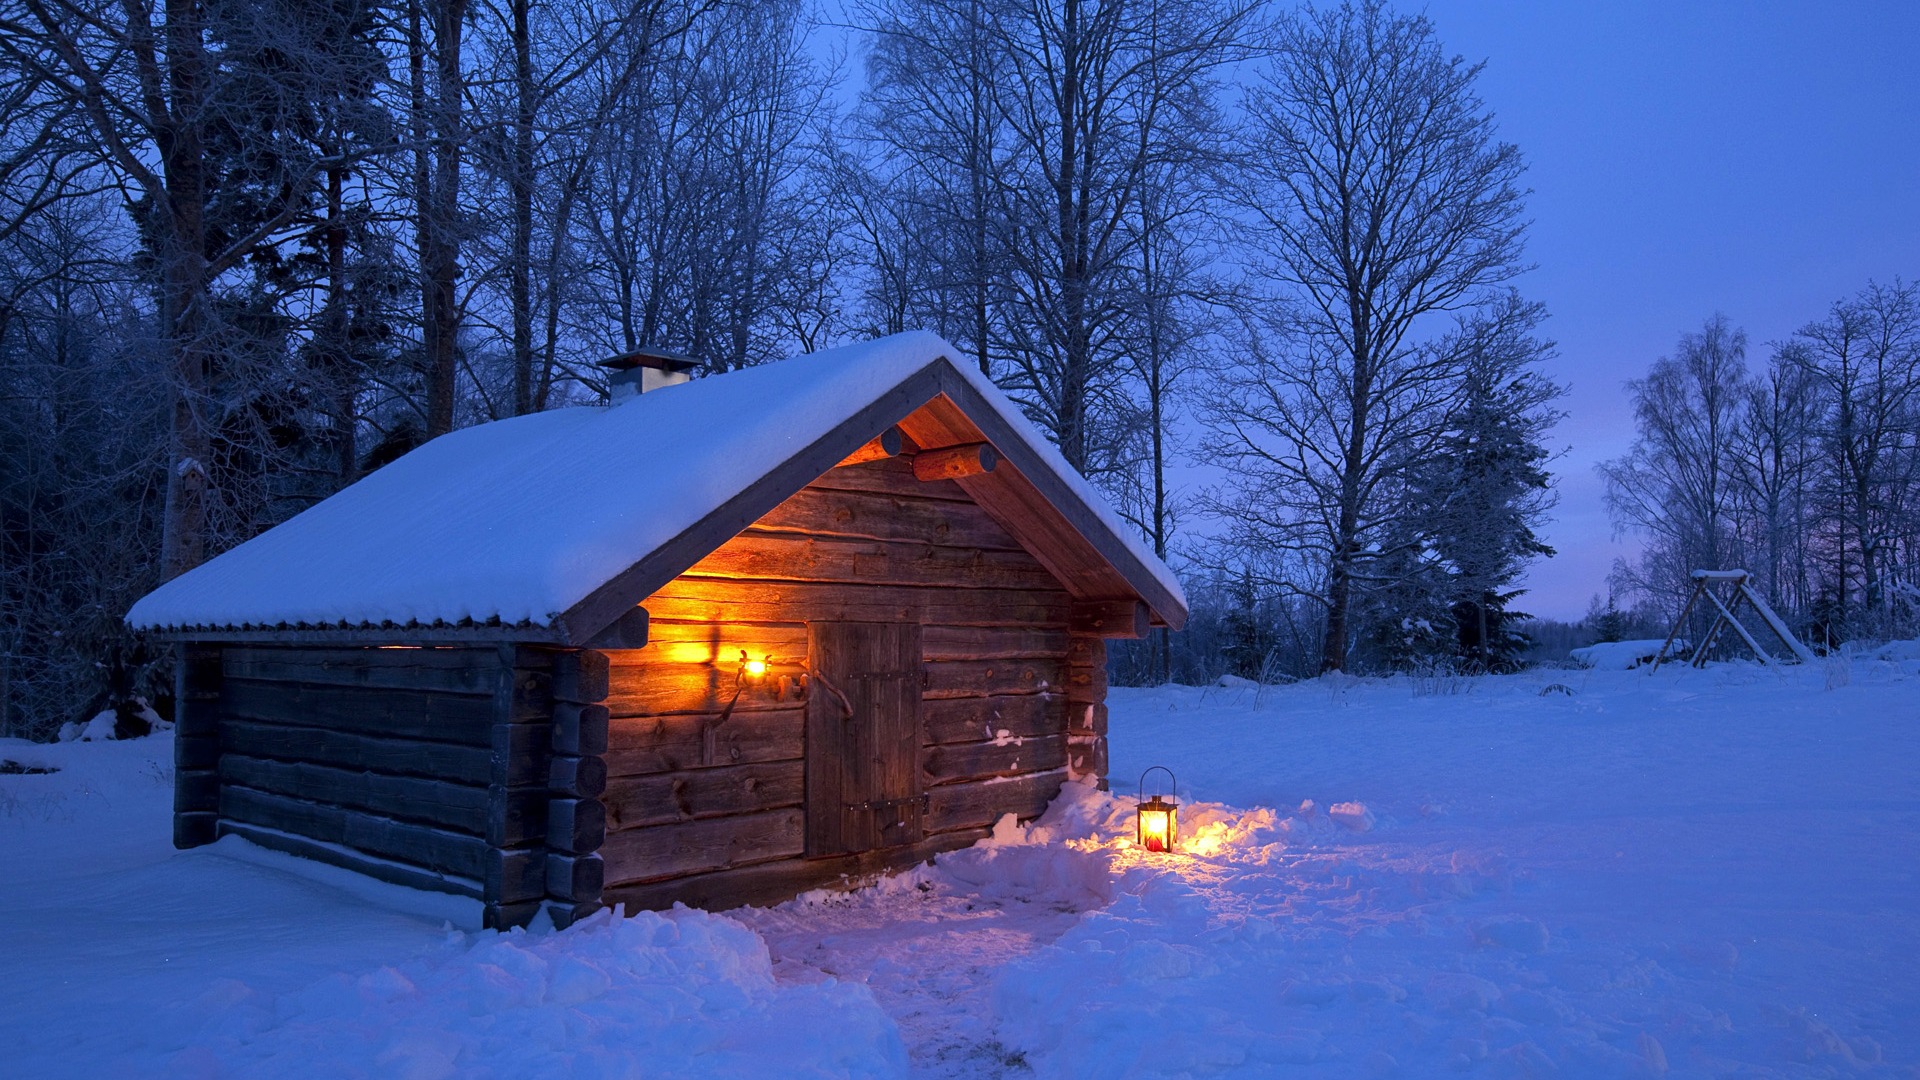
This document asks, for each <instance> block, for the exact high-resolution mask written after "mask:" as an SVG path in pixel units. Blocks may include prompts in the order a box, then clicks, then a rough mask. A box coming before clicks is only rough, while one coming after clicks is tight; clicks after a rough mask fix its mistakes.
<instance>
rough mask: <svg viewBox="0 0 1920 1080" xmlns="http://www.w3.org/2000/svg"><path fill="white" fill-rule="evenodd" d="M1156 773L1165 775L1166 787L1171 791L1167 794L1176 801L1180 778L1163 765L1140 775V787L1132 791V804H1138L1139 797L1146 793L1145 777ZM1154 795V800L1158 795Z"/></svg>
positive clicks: (1156, 793)
mask: <svg viewBox="0 0 1920 1080" xmlns="http://www.w3.org/2000/svg"><path fill="white" fill-rule="evenodd" d="M1156 772H1163V773H1166V774H1167V783H1168V786H1169V787H1171V788H1172V789H1173V790H1171V791H1169V792H1167V794H1169V795H1172V796H1173V797H1174V798H1175V799H1178V798H1179V797H1180V778H1179V777H1177V776H1175V775H1173V770H1172V769H1169V768H1167V767H1166V766H1165V765H1155V766H1153V767H1151V768H1149V769H1148V770H1147V771H1146V772H1143V773H1141V774H1140V786H1138V787H1136V788H1134V789H1133V801H1134V802H1136V803H1138V802H1139V801H1140V796H1141V795H1143V794H1145V793H1146V790H1147V777H1149V776H1151V775H1153V774H1154V773H1156ZM1154 794H1155V797H1156V798H1157V797H1158V795H1159V793H1158V792H1155V793H1154Z"/></svg>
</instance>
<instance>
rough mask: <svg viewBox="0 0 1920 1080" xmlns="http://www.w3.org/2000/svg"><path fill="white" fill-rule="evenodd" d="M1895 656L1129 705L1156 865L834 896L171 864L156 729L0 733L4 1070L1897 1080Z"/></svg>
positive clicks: (966, 865)
mask: <svg viewBox="0 0 1920 1080" xmlns="http://www.w3.org/2000/svg"><path fill="white" fill-rule="evenodd" d="M1882 657H1883V658H1878V659H1863V660H1858V661H1855V662H1853V663H1852V664H1850V665H1845V664H1839V663H1832V664H1826V663H1823V664H1820V665H1815V666H1812V667H1803V668H1797V669H1787V670H1783V671H1765V670H1762V669H1759V668H1757V667H1751V666H1745V665H1732V666H1723V667H1714V668H1710V669H1708V670H1706V671H1698V672H1696V671H1690V670H1686V669H1668V670H1663V671H1661V672H1660V673H1659V674H1658V675H1656V676H1653V677H1648V676H1646V675H1644V674H1643V673H1641V672H1593V673H1582V672H1547V671H1540V672H1529V673H1526V674H1523V675H1519V676H1513V677H1506V678H1487V679H1478V680H1460V681H1448V680H1425V681H1410V680H1350V679H1341V678H1334V679H1322V680H1316V681H1314V682H1312V683H1308V684H1302V685H1298V686H1293V687H1288V688H1284V689H1271V688H1270V689H1266V690H1264V691H1263V690H1258V689H1256V688H1251V687H1243V688H1239V689H1231V688H1213V689H1208V690H1198V689H1188V688H1167V689H1162V690H1153V691H1115V694H1114V699H1113V713H1114V718H1113V741H1114V748H1115V773H1114V775H1115V786H1116V789H1117V791H1116V795H1119V794H1130V790H1129V789H1130V782H1129V781H1130V778H1131V777H1132V776H1133V775H1137V773H1138V772H1139V771H1140V769H1142V768H1143V767H1144V766H1145V765H1147V764H1150V763H1151V764H1166V765H1170V766H1172V767H1173V768H1174V769H1175V770H1177V771H1178V772H1179V774H1180V780H1181V792H1180V794H1181V796H1182V801H1183V803H1185V804H1186V805H1185V806H1183V810H1182V834H1183V838H1184V839H1185V840H1186V841H1187V843H1186V845H1185V848H1186V850H1185V851H1183V853H1182V854H1180V855H1178V856H1175V857H1171V858H1167V857H1158V856H1149V855H1143V854H1141V853H1138V852H1136V851H1134V850H1132V849H1131V848H1130V847H1129V846H1128V845H1127V844H1126V842H1125V840H1124V836H1125V834H1126V832H1127V830H1128V827H1129V805H1128V804H1129V800H1127V799H1125V798H1116V797H1108V796H1100V795H1097V794H1096V793H1092V792H1088V791H1085V790H1076V791H1074V792H1073V793H1071V797H1069V798H1066V799H1063V800H1062V801H1061V802H1060V803H1058V804H1056V806H1055V808H1054V810H1053V811H1051V812H1050V813H1049V815H1048V817H1047V818H1046V819H1045V820H1043V822H1042V823H1041V824H1040V825H1039V826H1037V827H1035V828H1033V829H1025V830H1023V829H1018V828H1012V827H1008V828H1003V829H1002V830H1001V832H1000V834H999V835H998V836H997V837H996V838H995V840H993V841H991V842H989V843H988V844H985V845H982V846H981V847H979V848H975V849H970V850H969V851H966V852H960V853H956V854H954V855H952V856H948V857H944V858H942V859H941V861H940V863H939V864H938V865H937V866H934V867H930V868H923V869H922V870H919V871H916V872H914V873H913V874H910V875H903V876H901V877H898V878H894V879H891V880H890V881H888V882H887V883H885V884H884V885H883V886H881V887H878V888H875V889H871V890H866V891H863V892H861V893H858V894H855V895H853V896H849V897H809V898H804V899H803V900H801V901H796V902H794V903H791V904H787V905H782V906H781V907H779V908H775V909H772V910H769V911H749V912H743V913H740V914H739V915H738V917H716V916H708V915H704V914H701V913H697V912H685V911H682V912H675V913H669V914H666V915H645V916H641V917H637V918H633V919H628V920H624V921H617V920H612V919H596V920H593V921H590V922H589V923H588V924H584V925H582V926H580V927H576V928H575V929H573V930H569V931H567V932H565V933H560V934H554V933H550V932H548V933H539V932H536V933H531V934H510V935H498V934H491V933H474V932H465V931H448V930H446V929H444V928H443V923H442V913H438V912H436V911H434V910H433V904H432V903H431V902H430V901H428V900H426V899H424V898H422V897H419V896H418V895H417V894H410V893H405V892H403V891H401V890H392V889H387V888H386V887H383V886H376V885H372V884H366V883H361V882H359V881H358V879H354V878H352V877H351V876H350V875H341V874H331V873H328V872H324V871H319V870H316V869H315V868H312V867H309V866H305V865H301V864H296V863H294V862H293V861H292V860H285V859H280V858H278V857H274V856H269V855H266V854H263V853H256V852H251V851H250V850H249V849H244V848H243V847H242V846H240V845H237V844H234V843H233V842H231V841H228V842H223V844H221V845H217V846H216V847H215V848H213V849H203V850H200V851H194V852H185V853H173V852H171V851H170V850H169V849H168V847H167V844H166V837H167V830H166V808H167V788H166V769H165V767H164V765H163V764H161V762H164V761H165V760H166V758H167V757H168V756H169V754H170V748H169V747H168V746H167V745H166V742H165V740H164V739H152V740H141V741H138V742H132V743H125V744H112V743H108V744H98V745H68V746H57V747H31V746H26V745H24V744H19V743H4V744H0V757H4V758H8V759H12V760H16V761H22V762H26V763H44V764H47V765H57V766H61V767H62V771H60V772H57V773H52V774H41V775H0V859H3V860H4V863H5V865H7V866H8V867H9V868H10V872H9V873H8V874H7V875H4V876H0V909H3V910H5V911H6V912H7V914H8V919H7V920H6V921H5V922H4V924H0V1073H4V1074H6V1075H21V1076H67V1075H101V1074H123V1075H135V1076H143V1075H186V1076H250V1075H253V1076H269V1075H271V1076H280V1075H313V1076H342V1075H344V1076H355V1075H359V1076H390V1075H399V1076H415V1077H430V1076H488V1075H492V1076H517V1075H529V1074H533V1073H536V1072H549V1073H554V1074H565V1075H582V1076H689V1077H691V1076H701V1077H706V1076H752V1077H756V1078H766V1077H773V1076H783V1077H784V1076H821V1077H826V1076H874V1077H880V1076H903V1075H918V1076H927V1077H963V1076H966V1077H972V1076H982V1077H991V1076H1007V1077H1024V1076H1043V1077H1052V1076H1062V1077H1068V1076H1070V1077H1095V1076H1097V1077H1102V1078H1107V1077H1161V1076H1164V1077H1176V1076H1189V1077H1201V1076H1253V1077H1261V1076H1329V1077H1342V1076H1356V1077H1372V1076H1406V1077H1421V1076H1433V1075H1454V1074H1456V1073H1460V1074H1465V1075H1484V1076H1546V1075H1562V1076H1579V1077H1585V1076H1655V1075H1661V1074H1665V1075H1671V1076H1743V1077H1829V1076H1845V1077H1851V1076H1867V1077H1909V1078H1911V1077H1914V1076H1916V1075H1920V1071H1917V1070H1916V1066H1917V1065H1920V1021H1916V1019H1915V1018H1916V1017H1920V973H1916V969H1915V967H1914V964H1913V958H1914V957H1915V956H1917V955H1920V899H1916V897H1920V888H1917V886H1920V880H1917V878H1916V873H1915V853H1916V852H1917V851H1920V767H1917V766H1920V731H1917V730H1916V725H1920V651H1915V650H1913V649H1911V648H1909V649H1908V650H1906V651H1904V652H1903V651H1901V650H1898V649H1896V650H1892V651H1889V652H1886V653H1883V654H1882ZM1554 684H1559V685H1560V686H1561V687H1563V688H1564V691H1566V692H1562V690H1559V689H1550V687H1551V686H1553V685H1554ZM1543 691H1544V693H1543ZM1307 801H1311V804H1312V805H1310V806H1309V805H1303V803H1305V802H1307ZM1363 807H1364V809H1363ZM1235 808H1238V809H1235ZM1330 812H1331V813H1330Z"/></svg>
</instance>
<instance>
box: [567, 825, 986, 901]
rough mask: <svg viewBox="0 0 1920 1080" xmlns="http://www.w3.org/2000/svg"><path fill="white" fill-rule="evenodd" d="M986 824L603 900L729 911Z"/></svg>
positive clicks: (971, 838) (835, 881) (863, 872)
mask: <svg viewBox="0 0 1920 1080" xmlns="http://www.w3.org/2000/svg"><path fill="white" fill-rule="evenodd" d="M987 832H988V830H986V829H967V830H959V831H952V832H945V833H942V834H940V835H939V836H934V837H929V838H927V839H926V840H923V841H921V842H920V843H917V844H913V845H910V846H905V847H897V848H882V849H880V850H876V851H863V852H860V853H859V854H855V855H839V856H834V857H832V858H827V859H781V860H779V861H776V862H766V863H759V864H757V865H754V866H746V867H740V868H736V869H731V870H719V871H714V872H711V873H705V874H695V875H691V876H688V877H680V878H670V879H667V880H664V881H659V882H654V883H651V884H629V885H610V886H608V887H607V888H606V889H605V890H604V891H603V892H602V893H601V896H602V899H603V901H604V902H605V903H606V904H608V905H609V906H611V905H619V906H621V907H622V908H624V909H625V910H627V911H629V912H632V911H647V910H656V909H663V908H670V907H672V906H673V905H675V904H687V905H689V906H691V907H697V908H705V909H707V910H709V911H727V910H729V909H732V908H737V907H743V906H745V905H748V904H761V905H771V904H777V903H780V902H781V901H784V900H791V899H793V898H794V897H796V896H798V895H800V894H801V893H803V892H806V891H808V890H810V889H852V888H859V887H861V886H864V885H870V884H872V883H873V881H874V880H875V879H876V878H877V877H878V876H879V875H881V874H884V873H889V872H893V871H899V870H905V869H907V868H909V867H912V866H917V865H919V864H920V863H923V862H926V861H927V860H928V859H930V858H933V857H935V856H937V855H940V854H942V853H944V852H948V851H953V850H956V849H958V848H964V847H969V846H971V845H973V844H974V843H976V842H978V841H979V840H981V839H982V838H984V837H985V836H986V835H987Z"/></svg>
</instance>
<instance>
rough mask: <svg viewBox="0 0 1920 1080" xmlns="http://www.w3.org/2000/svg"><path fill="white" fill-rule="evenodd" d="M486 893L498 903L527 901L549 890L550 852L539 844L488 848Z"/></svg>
mask: <svg viewBox="0 0 1920 1080" xmlns="http://www.w3.org/2000/svg"><path fill="white" fill-rule="evenodd" d="M483 884H484V885H485V888H486V896H487V899H488V900H490V901H494V902H497V903H524V902H525V901H528V900H538V899H540V898H542V897H544V896H545V895H546V894H547V853H546V852H545V851H543V850H541V849H540V848H537V847H523V848H507V849H501V848H497V847H496V848H494V849H492V850H490V851H488V852H487V866H486V876H485V878H484V879H483Z"/></svg>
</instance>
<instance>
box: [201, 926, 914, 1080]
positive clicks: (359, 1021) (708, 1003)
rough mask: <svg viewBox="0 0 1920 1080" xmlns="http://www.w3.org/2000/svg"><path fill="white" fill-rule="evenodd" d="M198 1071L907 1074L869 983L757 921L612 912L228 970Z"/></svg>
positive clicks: (213, 998) (204, 1004)
mask: <svg viewBox="0 0 1920 1080" xmlns="http://www.w3.org/2000/svg"><path fill="white" fill-rule="evenodd" d="M199 1011H202V1012H203V1014H211V1019H209V1020H208V1021H207V1023H206V1026H205V1027H204V1028H203V1029H202V1031H201V1032H200V1034H199V1037H198V1038H197V1039H195V1040H194V1041H193V1042H192V1043H191V1044H190V1045H189V1046H188V1047H187V1048H186V1049H185V1050H182V1051H180V1052H179V1053H178V1054H177V1055H176V1056H175V1057H174V1059H173V1061H172V1063H171V1070H170V1071H173V1072H175V1073H177V1074H182V1075H229V1074H234V1075H241V1076H274V1077H298V1076H314V1077H320V1076H326V1077H335V1076H402V1077H409V1078H416V1080H435V1078H440V1077H454V1076H460V1077H480V1076H497V1077H516V1076H539V1075H552V1076H609V1077H611V1076H700V1077H743V1078H753V1080H761V1078H764V1077H769V1076H783V1077H785V1076H791V1077H880V1076H897V1075H899V1074H901V1073H902V1072H904V1070H905V1065H906V1051H905V1048H904V1046H903V1044H902V1043H901V1041H900V1035H899V1032H898V1030H897V1029H896V1028H895V1026H894V1024H893V1021H892V1020H890V1019H889V1018H888V1017H887V1016H886V1014H885V1013H883V1012H882V1011H881V1010H880V1008H879V1006H878V1005H876V1004H875V1003H874V1000H873V995H872V994H871V993H870V992H869V991H868V990H867V988H866V987H864V986H856V985H852V984H848V983H841V982H837V981H834V980H826V981H823V982H819V983H813V984H809V985H802V986H795V985H783V984H779V983H776V982H775V980H774V976H773V970H772V966H771V964H770V962H769V960H768V956H767V949H766V945H765V944H764V943H763V942H762V941H761V940H760V937H759V936H758V935H756V934H755V933H753V931H751V930H748V929H747V928H746V927H744V926H741V925H740V924H739V923H737V922H735V921H733V920H731V919H727V918H724V917H720V916H715V915H709V914H707V913H705V912H700V911H692V910H688V909H686V908H676V909H675V910H673V911H670V912H664V913H655V912H641V913H639V914H636V915H633V916H631V917H628V918H625V919H621V918H617V917H615V916H614V915H613V914H612V913H611V912H603V913H601V914H600V915H597V916H595V917H594V918H592V919H589V920H586V921H584V922H582V923H580V924H578V925H576V926H574V927H571V928H569V929H568V930H566V931H564V932H560V933H551V932H548V933H538V932H535V933H510V934H492V933H486V934H478V935H467V934H460V933H453V934H450V935H449V936H448V938H447V940H446V942H445V943H444V944H443V945H442V947H441V948H440V949H439V950H438V951H437V952H435V953H433V954H430V955H428V956H427V957H424V958H421V959H416V960H413V961H409V962H402V963H398V964H394V965H389V966H385V967H380V968H377V969H375V970H373V971H370V972H366V973H363V974H358V975H355V974H348V973H340V974H336V975H333V976H330V977H328V978H325V979H323V980H321V981H320V982H318V983H315V984H313V985H312V986H309V987H307V988H306V989H304V990H301V991H297V992H294V993H289V994H284V995H279V996H270V995H265V994H261V993H257V992H255V991H254V990H253V989H252V988H250V987H248V986H247V985H245V984H244V983H240V982H237V981H235V980H231V979H228V980H222V981H220V982H217V983H215V984H214V986H213V987H212V988H211V989H210V990H208V991H207V993H206V995H205V997H204V998H203V1000H202V1001H201V1002H200V1003H199Z"/></svg>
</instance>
